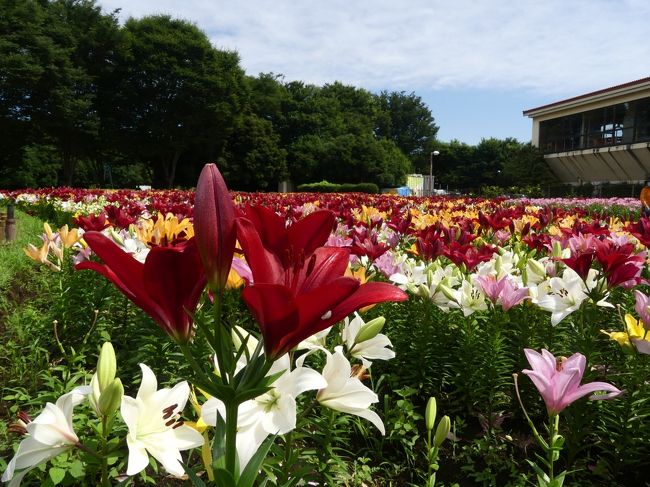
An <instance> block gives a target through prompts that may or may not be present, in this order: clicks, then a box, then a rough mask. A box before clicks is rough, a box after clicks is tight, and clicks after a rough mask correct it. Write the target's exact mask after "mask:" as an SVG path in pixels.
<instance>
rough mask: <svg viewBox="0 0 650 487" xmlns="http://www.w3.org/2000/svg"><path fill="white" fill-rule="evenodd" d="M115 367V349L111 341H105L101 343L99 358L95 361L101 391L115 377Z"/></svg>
mask: <svg viewBox="0 0 650 487" xmlns="http://www.w3.org/2000/svg"><path fill="white" fill-rule="evenodd" d="M116 369H117V363H116V361H115V350H114V349H113V345H111V342H106V343H104V345H102V351H101V352H100V353H99V360H98V361H97V380H98V382H99V390H100V391H101V392H103V391H104V390H105V389H106V388H107V387H108V385H109V384H110V383H112V382H113V379H115V371H116Z"/></svg>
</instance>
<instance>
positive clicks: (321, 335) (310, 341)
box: [296, 326, 332, 350]
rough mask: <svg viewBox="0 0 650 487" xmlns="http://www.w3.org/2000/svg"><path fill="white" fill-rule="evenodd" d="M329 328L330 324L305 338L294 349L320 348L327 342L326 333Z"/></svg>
mask: <svg viewBox="0 0 650 487" xmlns="http://www.w3.org/2000/svg"><path fill="white" fill-rule="evenodd" d="M331 329H332V327H331V326H330V327H329V328H325V329H324V330H322V331H319V332H318V333H315V334H314V335H312V336H310V337H309V338H306V339H305V340H303V341H301V342H300V343H299V344H298V346H297V347H296V350H322V349H323V348H325V345H326V344H327V335H328V334H329V332H330V330H331Z"/></svg>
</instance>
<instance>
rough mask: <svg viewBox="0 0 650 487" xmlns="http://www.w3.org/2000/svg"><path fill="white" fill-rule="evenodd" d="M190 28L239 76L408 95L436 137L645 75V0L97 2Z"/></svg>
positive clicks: (512, 121)
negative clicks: (267, 75)
mask: <svg viewBox="0 0 650 487" xmlns="http://www.w3.org/2000/svg"><path fill="white" fill-rule="evenodd" d="M98 3H99V4H100V5H101V6H102V7H103V8H104V10H105V11H110V10H113V9H116V8H121V9H122V11H121V13H120V19H121V20H125V19H126V18H128V17H129V16H133V17H141V16H143V15H152V14H161V13H163V14H169V15H172V16H174V17H179V18H183V19H186V20H189V21H192V22H194V23H196V24H197V25H198V26H199V27H200V28H201V29H202V30H203V31H205V32H206V34H207V35H208V36H209V37H210V39H211V41H212V42H213V44H214V45H215V46H216V47H218V48H221V49H229V50H235V51H237V52H238V53H239V55H240V57H241V65H242V67H243V68H244V69H245V70H246V72H247V73H248V74H251V75H256V74H258V73H260V72H274V73H282V74H284V76H285V79H286V80H302V81H306V82H309V83H314V84H318V85H322V84H324V83H328V82H333V81H341V82H344V83H348V84H352V85H354V86H358V87H363V88H366V89H368V90H370V91H373V92H379V91H381V90H389V91H393V90H396V91H406V92H409V93H410V92H412V91H413V92H415V93H416V94H418V95H419V96H421V97H422V99H423V100H424V101H425V103H426V104H427V105H428V106H429V108H430V109H431V112H432V113H433V115H434V117H435V119H436V123H437V124H438V125H439V126H440V131H439V133H438V138H439V139H440V140H444V141H449V140H451V139H457V140H460V141H462V142H467V143H469V144H476V143H478V142H479V141H480V140H481V138H483V137H498V138H505V137H515V138H517V139H519V140H521V141H528V140H530V134H531V122H530V120H529V119H528V118H525V117H523V115H522V111H523V110H525V109H529V108H535V107H537V106H540V105H544V104H546V103H551V102H554V101H558V100H562V99H564V98H569V97H572V96H576V95H580V94H583V93H586V92H589V91H593V90H597V89H601V88H606V87H608V86H612V85H616V84H620V83H625V82H628V81H632V80H635V79H639V78H643V77H647V76H650V66H648V63H647V60H648V59H650V42H648V41H647V32H648V28H647V19H648V18H650V2H648V1H647V0H510V1H507V0H505V1H504V0H499V1H497V0H454V1H449V0H448V1H444V0H390V1H388V0H326V1H323V0H238V1H233V0H184V1H181V0H137V1H130V2H127V1H126V0H99V2H98Z"/></svg>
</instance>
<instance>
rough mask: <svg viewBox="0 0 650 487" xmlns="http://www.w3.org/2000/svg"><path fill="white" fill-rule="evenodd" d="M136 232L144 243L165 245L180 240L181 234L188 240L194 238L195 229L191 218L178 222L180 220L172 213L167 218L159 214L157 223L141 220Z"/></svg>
mask: <svg viewBox="0 0 650 487" xmlns="http://www.w3.org/2000/svg"><path fill="white" fill-rule="evenodd" d="M135 232H136V234H137V236H138V239H139V240H140V241H142V242H146V243H147V244H153V245H164V244H166V243H167V242H172V241H174V240H176V239H178V238H180V236H181V234H183V238H184V239H186V240H187V239H190V238H192V237H193V236H194V227H193V226H192V224H191V223H190V220H189V218H183V219H182V220H181V221H178V218H177V217H176V216H175V215H173V214H172V213H167V215H166V216H163V214H162V213H158V216H157V217H156V219H155V221H154V220H150V219H148V220H144V219H143V220H140V221H139V222H138V224H137V225H136V228H135Z"/></svg>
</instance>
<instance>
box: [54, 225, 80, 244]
mask: <svg viewBox="0 0 650 487" xmlns="http://www.w3.org/2000/svg"><path fill="white" fill-rule="evenodd" d="M58 233H59V237H60V238H61V243H62V244H63V247H64V248H66V249H69V248H70V247H72V246H73V245H74V244H76V243H77V242H78V241H79V229H77V228H73V229H72V230H68V225H63V226H62V227H61V228H59V232H58Z"/></svg>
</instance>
